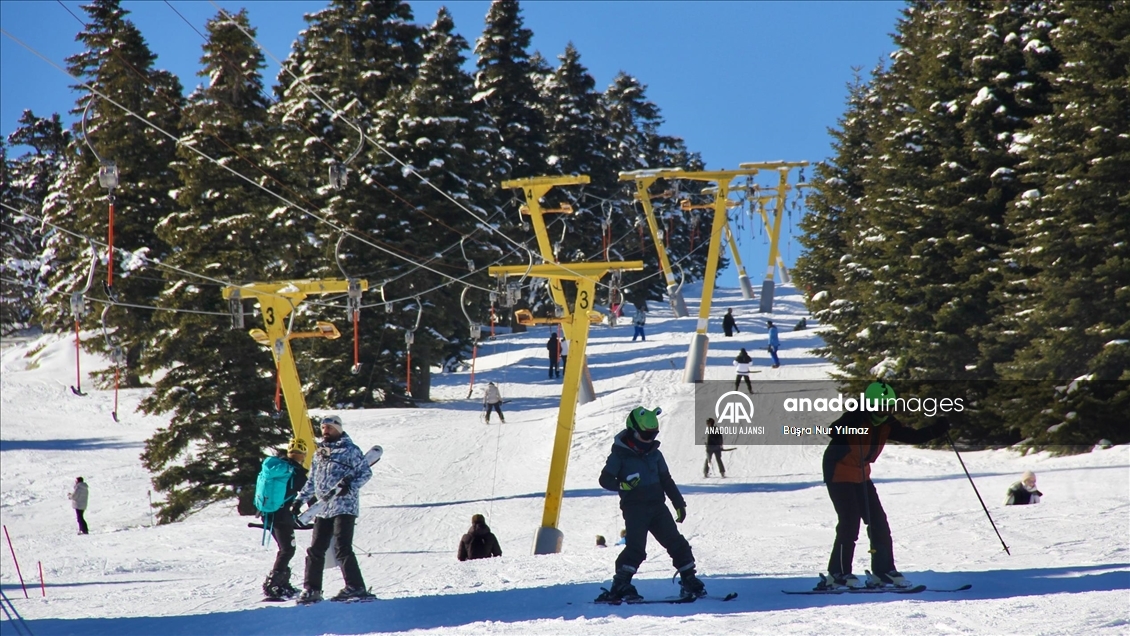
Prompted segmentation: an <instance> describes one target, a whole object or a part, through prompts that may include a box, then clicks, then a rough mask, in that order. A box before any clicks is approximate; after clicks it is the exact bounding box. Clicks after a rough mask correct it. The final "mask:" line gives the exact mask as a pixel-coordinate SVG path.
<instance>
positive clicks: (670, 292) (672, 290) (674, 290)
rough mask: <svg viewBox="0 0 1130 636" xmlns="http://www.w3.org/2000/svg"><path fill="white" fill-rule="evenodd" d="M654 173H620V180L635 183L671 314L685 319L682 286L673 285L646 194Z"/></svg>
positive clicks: (649, 200)
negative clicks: (657, 256) (664, 281)
mask: <svg viewBox="0 0 1130 636" xmlns="http://www.w3.org/2000/svg"><path fill="white" fill-rule="evenodd" d="M669 172H682V170H679V169H677V168H676V169H673V170H671V171H669ZM654 173H655V171H654V170H632V171H629V172H621V173H620V180H621V181H635V182H636V190H637V192H636V199H638V200H639V202H640V205H642V206H643V211H644V216H645V218H646V219H647V227H648V230H650V231H651V242H652V243H654V244H655V251H656V252H658V253H659V266H660V267H661V268H662V269H663V278H664V280H666V281H667V301H668V303H669V304H670V305H671V312H672V313H674V314H675V317H676V318H686V317H687V303H686V301H685V300H683V290H682V285H676V284H675V272H674V271H673V270H672V269H671V260H670V259H669V258H668V257H667V248H666V247H664V246H663V239H662V238H660V236H659V224H658V223H656V221H655V209H654V208H653V207H652V205H651V195H650V194H648V190H649V189H650V188H651V185H652V184H653V183H655V182H656V181H657V180H659V176H658V175H655V174H654Z"/></svg>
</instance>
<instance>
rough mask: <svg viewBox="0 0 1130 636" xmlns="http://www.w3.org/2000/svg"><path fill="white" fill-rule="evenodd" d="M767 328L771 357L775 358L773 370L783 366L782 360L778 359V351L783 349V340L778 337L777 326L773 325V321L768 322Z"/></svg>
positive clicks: (766, 323)
mask: <svg viewBox="0 0 1130 636" xmlns="http://www.w3.org/2000/svg"><path fill="white" fill-rule="evenodd" d="M765 326H766V327H768V328H769V355H771V356H773V368H774V369H776V368H777V367H779V366H781V360H780V359H779V358H778V357H777V350H778V349H780V348H781V339H780V337H779V336H778V335H777V325H774V324H773V321H772V320H766V321H765Z"/></svg>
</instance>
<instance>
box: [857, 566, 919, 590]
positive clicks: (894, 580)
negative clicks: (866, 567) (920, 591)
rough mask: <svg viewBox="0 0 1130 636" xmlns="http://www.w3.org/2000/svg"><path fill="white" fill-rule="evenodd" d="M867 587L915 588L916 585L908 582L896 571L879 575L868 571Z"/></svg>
mask: <svg viewBox="0 0 1130 636" xmlns="http://www.w3.org/2000/svg"><path fill="white" fill-rule="evenodd" d="M867 587H914V584H913V583H911V582H910V581H908V580H906V577H905V576H903V575H901V574H899V573H898V571H896V570H891V571H890V572H887V573H886V574H878V575H876V574H872V573H871V572H870V571H868V572H867Z"/></svg>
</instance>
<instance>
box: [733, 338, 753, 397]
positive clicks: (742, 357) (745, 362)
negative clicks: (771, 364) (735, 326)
mask: <svg viewBox="0 0 1130 636" xmlns="http://www.w3.org/2000/svg"><path fill="white" fill-rule="evenodd" d="M751 362H753V358H751V357H749V353H748V352H746V350H745V347H742V350H741V351H739V352H738V356H737V357H736V358H734V368H735V369H737V371H738V374H737V375H736V376H734V390H735V391H737V390H738V387H739V386H741V382H742V379H743V378H744V379H745V388H746V390H747V391H749V394H750V395H753V386H752V385H751V384H750V383H749V363H751Z"/></svg>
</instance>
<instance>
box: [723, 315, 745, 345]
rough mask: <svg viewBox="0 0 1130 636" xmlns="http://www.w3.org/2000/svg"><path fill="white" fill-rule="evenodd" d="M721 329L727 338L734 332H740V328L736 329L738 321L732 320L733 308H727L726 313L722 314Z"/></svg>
mask: <svg viewBox="0 0 1130 636" xmlns="http://www.w3.org/2000/svg"><path fill="white" fill-rule="evenodd" d="M722 331H723V332H724V333H725V334H726V337H727V338H730V337H732V336H733V335H734V332H735V331H736V332H738V333H741V332H742V330H741V329H738V323H737V322H735V321H734V310H733V309H727V310H726V315H725V316H722Z"/></svg>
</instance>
